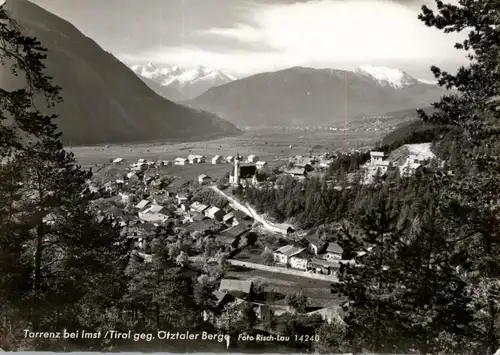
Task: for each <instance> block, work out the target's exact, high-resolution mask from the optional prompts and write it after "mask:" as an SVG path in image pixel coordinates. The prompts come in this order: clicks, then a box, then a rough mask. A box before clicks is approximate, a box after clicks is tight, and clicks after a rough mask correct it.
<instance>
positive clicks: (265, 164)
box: [255, 160, 267, 170]
mask: <svg viewBox="0 0 500 355" xmlns="http://www.w3.org/2000/svg"><path fill="white" fill-rule="evenodd" d="M255 165H256V166H257V169H259V170H260V169H264V168H265V167H266V166H267V162H265V161H262V160H260V161H258V162H257V163H255Z"/></svg>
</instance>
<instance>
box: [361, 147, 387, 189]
mask: <svg viewBox="0 0 500 355" xmlns="http://www.w3.org/2000/svg"><path fill="white" fill-rule="evenodd" d="M370 157H371V158H370V161H369V162H367V163H366V164H364V165H363V166H361V169H362V170H363V172H364V183H365V184H371V183H372V182H373V179H374V178H375V176H377V175H380V176H383V175H384V174H385V173H387V171H388V170H389V168H390V167H391V161H389V160H384V153H383V152H375V151H373V152H370Z"/></svg>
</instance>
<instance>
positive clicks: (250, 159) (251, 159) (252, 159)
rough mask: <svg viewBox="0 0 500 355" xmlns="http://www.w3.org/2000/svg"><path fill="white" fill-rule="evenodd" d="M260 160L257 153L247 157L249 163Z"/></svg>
mask: <svg viewBox="0 0 500 355" xmlns="http://www.w3.org/2000/svg"><path fill="white" fill-rule="evenodd" d="M258 160H259V157H258V156H256V155H253V154H252V155H249V156H248V158H247V163H255V162H257V161H258Z"/></svg>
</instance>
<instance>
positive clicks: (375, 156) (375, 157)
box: [370, 152, 385, 165]
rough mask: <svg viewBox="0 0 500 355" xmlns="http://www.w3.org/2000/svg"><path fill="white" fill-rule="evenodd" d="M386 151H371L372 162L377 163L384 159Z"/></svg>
mask: <svg viewBox="0 0 500 355" xmlns="http://www.w3.org/2000/svg"><path fill="white" fill-rule="evenodd" d="M384 156H385V154H384V152H370V162H371V163H372V164H375V165H377V164H378V163H381V162H382V161H383V160H384Z"/></svg>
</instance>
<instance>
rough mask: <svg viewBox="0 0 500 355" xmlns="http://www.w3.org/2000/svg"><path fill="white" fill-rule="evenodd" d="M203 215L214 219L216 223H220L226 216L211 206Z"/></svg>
mask: <svg viewBox="0 0 500 355" xmlns="http://www.w3.org/2000/svg"><path fill="white" fill-rule="evenodd" d="M204 213H205V216H207V217H208V218H211V219H215V220H217V221H222V218H223V217H224V215H225V214H226V213H225V212H224V211H223V210H221V209H220V208H218V207H215V206H212V207H210V208H209V209H207V210H205V212H204Z"/></svg>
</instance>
